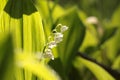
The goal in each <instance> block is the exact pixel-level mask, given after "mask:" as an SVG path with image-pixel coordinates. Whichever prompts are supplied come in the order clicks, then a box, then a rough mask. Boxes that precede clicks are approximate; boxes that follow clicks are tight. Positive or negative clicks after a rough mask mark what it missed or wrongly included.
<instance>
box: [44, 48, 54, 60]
mask: <svg viewBox="0 0 120 80" xmlns="http://www.w3.org/2000/svg"><path fill="white" fill-rule="evenodd" d="M44 57H45V58H51V59H52V60H54V56H53V54H52V50H51V49H46V50H45V53H44Z"/></svg>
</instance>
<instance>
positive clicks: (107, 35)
mask: <svg viewBox="0 0 120 80" xmlns="http://www.w3.org/2000/svg"><path fill="white" fill-rule="evenodd" d="M117 29H118V28H115V27H114V28H109V29H106V30H105V31H104V34H103V36H102V37H101V40H100V45H101V44H103V43H104V42H105V41H107V40H108V39H109V38H111V37H113V36H114V35H115V33H116V31H117Z"/></svg>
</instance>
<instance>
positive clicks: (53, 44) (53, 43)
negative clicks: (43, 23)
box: [48, 41, 57, 49]
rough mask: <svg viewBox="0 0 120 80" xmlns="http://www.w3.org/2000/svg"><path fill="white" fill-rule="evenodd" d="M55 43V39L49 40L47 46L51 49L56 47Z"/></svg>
mask: <svg viewBox="0 0 120 80" xmlns="http://www.w3.org/2000/svg"><path fill="white" fill-rule="evenodd" d="M56 45H57V44H56V42H55V41H51V42H49V43H48V48H50V49H52V48H54V47H56Z"/></svg>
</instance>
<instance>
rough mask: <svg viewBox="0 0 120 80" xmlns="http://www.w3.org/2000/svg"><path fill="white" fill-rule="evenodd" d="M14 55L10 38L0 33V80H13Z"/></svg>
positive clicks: (8, 35)
mask: <svg viewBox="0 0 120 80" xmlns="http://www.w3.org/2000/svg"><path fill="white" fill-rule="evenodd" d="M13 72H14V54H13V43H12V36H11V35H10V34H6V33H1V32H0V80H13Z"/></svg>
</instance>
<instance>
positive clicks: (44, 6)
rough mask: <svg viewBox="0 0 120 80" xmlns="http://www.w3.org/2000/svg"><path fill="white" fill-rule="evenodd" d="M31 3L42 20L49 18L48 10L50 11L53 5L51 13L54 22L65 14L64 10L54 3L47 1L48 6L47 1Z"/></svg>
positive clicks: (38, 0)
mask: <svg viewBox="0 0 120 80" xmlns="http://www.w3.org/2000/svg"><path fill="white" fill-rule="evenodd" d="M33 2H34V5H35V6H36V8H37V9H38V11H39V12H40V13H41V15H42V17H43V19H46V18H48V17H49V16H50V12H49V8H50V9H52V8H53V7H54V5H55V8H53V11H52V17H53V19H54V20H56V19H57V18H59V17H60V16H61V15H63V14H64V13H65V10H64V9H63V8H62V7H61V6H59V5H58V4H56V3H53V2H52V1H49V4H48V0H42V1H40V0H33ZM48 5H50V6H48ZM56 13H57V14H56Z"/></svg>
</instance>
